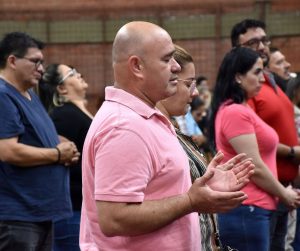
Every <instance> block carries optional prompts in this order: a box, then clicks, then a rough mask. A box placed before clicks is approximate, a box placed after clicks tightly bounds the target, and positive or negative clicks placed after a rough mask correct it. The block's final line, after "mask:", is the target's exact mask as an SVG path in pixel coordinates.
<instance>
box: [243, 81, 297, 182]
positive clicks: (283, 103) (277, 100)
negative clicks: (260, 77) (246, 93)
mask: <svg viewBox="0 0 300 251" xmlns="http://www.w3.org/2000/svg"><path fill="white" fill-rule="evenodd" d="M265 79H266V82H265V83H263V85H262V88H261V90H260V92H259V93H258V95H257V96H255V97H254V98H252V99H250V100H249V101H248V104H249V105H250V106H251V107H252V108H253V110H254V111H255V112H256V113H257V115H258V116H259V117H261V118H262V119H263V120H264V121H265V122H266V123H267V124H269V125H270V126H271V127H273V129H274V130H275V131H276V132H277V134H278V136H279V142H280V143H282V144H285V145H288V146H295V145H298V140H297V131H296V126H295V121H294V108H293V104H292V102H291V101H290V100H289V98H288V97H287V96H286V95H285V93H284V92H283V91H282V90H281V89H280V88H279V87H278V86H276V90H275V89H274V87H273V86H272V85H271V83H270V80H269V77H268V76H267V75H265ZM277 171H278V178H279V180H280V181H282V182H289V181H292V180H293V179H294V178H295V177H296V176H297V173H298V165H296V164H294V163H293V162H292V161H291V160H290V159H288V158H279V157H278V156H277Z"/></svg>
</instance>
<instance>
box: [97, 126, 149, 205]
mask: <svg viewBox="0 0 300 251" xmlns="http://www.w3.org/2000/svg"><path fill="white" fill-rule="evenodd" d="M100 141H101V143H100ZM100 141H99V143H98V146H97V147H96V152H95V155H96V156H95V159H96V161H95V199H96V200H105V201H117V202H141V201H142V200H143V199H144V190H145V189H146V187H147V184H148V182H149V181H150V180H151V178H152V176H153V168H152V167H153V165H154V164H153V158H152V157H151V153H150V150H149V149H148V147H147V144H146V143H145V141H144V139H143V138H142V137H141V136H140V135H138V134H137V133H136V132H133V131H130V130H126V129H120V128H115V129H113V130H112V131H111V132H109V133H108V134H107V135H105V136H104V138H102V139H101V140H100ZM100 191H101V192H100Z"/></svg>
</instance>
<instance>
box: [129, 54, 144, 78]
mask: <svg viewBox="0 0 300 251" xmlns="http://www.w3.org/2000/svg"><path fill="white" fill-rule="evenodd" d="M128 64H129V68H130V70H131V72H132V73H133V74H134V75H136V76H139V75H142V72H143V64H142V60H141V59H140V58H139V57H137V56H131V57H130V58H129V59H128Z"/></svg>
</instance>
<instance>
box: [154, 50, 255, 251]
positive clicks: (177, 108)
mask: <svg viewBox="0 0 300 251" xmlns="http://www.w3.org/2000/svg"><path fill="white" fill-rule="evenodd" d="M174 58H175V60H176V61H177V62H178V64H179V65H180V66H181V72H180V73H178V85H177V93H176V94H175V95H174V96H171V97H169V98H167V99H164V100H162V101H160V102H158V103H157V108H158V109H159V110H160V111H161V112H162V113H163V114H164V115H165V116H166V117H167V118H168V119H169V120H170V121H171V122H172V123H173V125H174V126H175V131H176V134H177V138H178V140H179V142H180V143H181V145H182V147H183V149H184V150H185V152H186V154H187V156H188V159H189V164H190V173H191V179H192V182H194V181H195V180H196V179H197V178H199V177H201V176H203V175H204V173H205V172H206V170H207V168H216V166H217V165H218V164H219V163H220V162H221V159H222V156H223V154H222V153H218V154H217V155H216V156H215V157H214V158H213V160H212V161H211V163H210V164H209V166H208V167H207V165H208V163H207V160H206V158H205V156H204V155H203V154H202V153H201V152H200V150H199V147H198V146H197V145H196V144H195V143H194V141H193V139H192V138H191V137H189V136H187V135H185V134H183V133H182V132H181V131H180V130H179V128H178V125H177V122H176V120H175V119H174V116H179V115H185V114H186V113H187V112H188V107H189V104H190V103H191V101H192V98H193V97H195V96H197V95H198V91H197V89H196V85H195V81H194V77H195V66H194V63H193V59H192V57H191V55H190V54H188V52H187V51H186V50H184V49H183V48H181V47H179V46H177V45H175V54H174ZM243 158H245V156H244V155H239V156H237V157H236V158H233V159H232V160H229V162H228V163H233V162H236V163H237V162H240V164H239V165H240V166H242V167H243V168H244V170H246V169H248V168H249V170H250V169H252V168H253V166H252V162H251V161H250V160H249V159H244V160H242V159H243ZM230 165H231V164H230ZM218 168H220V170H219V171H220V172H219V174H220V175H221V176H223V177H225V176H226V171H224V170H223V168H225V166H223V167H222V166H218ZM225 169H226V168H225ZM215 175H217V174H216V173H215ZM230 175H232V176H235V175H234V174H233V173H230V174H229V176H230ZM232 176H230V177H232ZM237 176H239V177H240V178H239V180H240V181H241V182H242V183H243V184H237V183H235V184H234V186H235V189H237V190H239V189H240V188H241V187H242V186H244V185H245V184H246V183H247V178H248V174H246V173H244V174H241V173H240V174H237ZM233 178H234V177H233ZM234 179H235V178H234ZM242 180H243V181H242ZM225 183H226V182H224V183H222V181H221V179H220V184H218V185H219V188H220V190H227V189H224V188H223V187H222V186H223V185H224V184H225ZM216 211H218V208H216ZM199 221H200V228H201V245H202V250H203V251H217V250H227V249H219V248H221V243H220V240H219V238H218V229H217V224H216V221H215V215H214V214H202V213H201V214H199Z"/></svg>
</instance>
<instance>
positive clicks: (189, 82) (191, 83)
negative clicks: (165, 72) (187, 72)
mask: <svg viewBox="0 0 300 251" xmlns="http://www.w3.org/2000/svg"><path fill="white" fill-rule="evenodd" d="M177 80H178V81H182V82H183V83H184V84H185V85H186V86H187V87H188V88H189V90H190V93H191V94H193V93H194V91H195V89H196V79H194V78H189V79H180V78H178V79H177Z"/></svg>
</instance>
